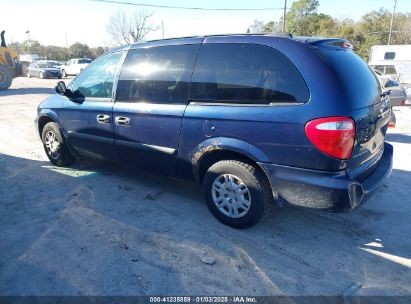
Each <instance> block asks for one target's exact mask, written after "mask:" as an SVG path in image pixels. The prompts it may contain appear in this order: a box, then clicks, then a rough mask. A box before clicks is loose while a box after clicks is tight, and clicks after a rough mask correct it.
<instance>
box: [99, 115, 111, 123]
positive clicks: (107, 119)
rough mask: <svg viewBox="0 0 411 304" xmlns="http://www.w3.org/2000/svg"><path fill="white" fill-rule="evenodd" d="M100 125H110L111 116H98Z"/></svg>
mask: <svg viewBox="0 0 411 304" xmlns="http://www.w3.org/2000/svg"><path fill="white" fill-rule="evenodd" d="M97 122H98V123H110V115H104V114H99V115H97Z"/></svg>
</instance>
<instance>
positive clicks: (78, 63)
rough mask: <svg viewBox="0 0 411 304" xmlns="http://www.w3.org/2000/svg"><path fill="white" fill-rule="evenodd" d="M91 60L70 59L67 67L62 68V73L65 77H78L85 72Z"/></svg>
mask: <svg viewBox="0 0 411 304" xmlns="http://www.w3.org/2000/svg"><path fill="white" fill-rule="evenodd" d="M91 61H92V60H91V59H88V58H74V59H70V60H69V61H68V62H67V63H66V64H65V65H62V66H61V67H60V69H61V73H62V74H63V77H67V76H69V75H73V76H75V75H77V74H79V73H80V72H81V71H82V70H84V69H85V68H86V67H87V66H88V65H89V64H90V63H91Z"/></svg>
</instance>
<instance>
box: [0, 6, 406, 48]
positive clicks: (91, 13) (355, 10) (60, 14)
mask: <svg viewBox="0 0 411 304" xmlns="http://www.w3.org/2000/svg"><path fill="white" fill-rule="evenodd" d="M123 1H124V0H123ZM124 2H134V3H147V4H157V5H172V6H191V7H193V6H195V7H208V8H278V9H276V10H263V11H261V10H259V11H195V10H178V9H164V8H161V9H160V8H143V7H138V6H130V5H119V4H109V3H101V2H95V1H91V0H71V1H70V0H35V1H30V0H14V1H13V0H0V8H1V9H0V14H1V16H0V30H1V29H4V30H6V42H8V43H10V42H12V41H14V42H16V41H18V42H23V41H24V40H26V39H28V35H27V34H26V31H28V30H29V31H30V39H32V40H38V41H40V43H42V44H45V45H59V46H65V45H66V37H67V43H68V45H70V44H72V43H74V42H77V41H78V42H81V43H86V44H88V45H89V46H109V43H110V39H109V37H108V36H107V33H106V25H107V23H108V20H109V18H110V16H112V15H113V14H115V13H116V12H118V11H123V12H125V13H132V12H134V11H139V10H146V11H149V12H152V13H153V17H152V18H151V19H150V20H151V23H152V24H153V25H154V26H161V24H162V23H163V24H164V29H165V30H164V38H170V37H181V36H192V35H205V34H220V33H243V32H245V31H246V30H247V28H248V26H250V25H251V24H252V23H253V20H255V19H258V20H262V21H264V22H269V21H272V20H276V21H278V20H279V18H280V17H281V16H282V14H283V11H282V9H281V8H282V7H283V6H284V0H254V1H250V0H226V1H223V0H191V1H184V0H126V1H124ZM292 2H293V1H292V0H288V3H287V5H288V7H290V6H291V4H292ZM319 2H320V7H319V12H320V13H325V14H329V15H331V16H332V17H335V18H340V19H341V18H351V19H354V20H358V19H360V18H361V16H362V15H364V14H366V13H368V12H370V11H372V10H377V9H379V8H381V7H384V8H386V9H389V10H390V11H391V10H392V7H393V0H319ZM396 11H397V12H400V13H406V12H411V0H397V9H396ZM8 12H9V13H8ZM162 37H163V32H162V30H161V29H160V30H157V31H155V32H152V33H150V34H149V35H148V36H147V37H146V38H147V39H148V40H150V39H161V38H162Z"/></svg>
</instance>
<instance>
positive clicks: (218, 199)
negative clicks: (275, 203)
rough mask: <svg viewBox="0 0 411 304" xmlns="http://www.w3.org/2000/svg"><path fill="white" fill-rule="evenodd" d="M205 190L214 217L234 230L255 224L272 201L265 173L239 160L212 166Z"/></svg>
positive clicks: (204, 183) (206, 176)
mask: <svg viewBox="0 0 411 304" xmlns="http://www.w3.org/2000/svg"><path fill="white" fill-rule="evenodd" d="M203 190H204V194H205V198H206V201H207V206H208V208H209V209H210V211H211V212H212V213H213V215H214V216H215V217H216V218H217V219H218V220H219V221H220V222H222V223H223V224H226V225H228V226H231V227H234V228H247V227H251V226H253V225H255V224H256V223H257V222H258V221H259V220H260V219H261V217H262V216H263V215H264V212H265V211H266V208H267V207H268V206H269V204H270V202H271V200H272V195H271V192H270V187H269V185H268V183H267V181H266V179H265V177H264V176H263V173H262V172H261V171H260V170H259V169H258V168H256V167H255V166H254V165H251V164H248V163H244V162H241V161H238V160H223V161H219V162H217V163H215V164H214V165H212V166H211V167H210V168H209V169H208V170H207V172H206V174H205V176H204V181H203Z"/></svg>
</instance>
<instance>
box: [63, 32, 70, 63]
mask: <svg viewBox="0 0 411 304" xmlns="http://www.w3.org/2000/svg"><path fill="white" fill-rule="evenodd" d="M64 38H65V39H66V60H67V61H68V60H69V57H70V54H69V47H68V43H67V33H64Z"/></svg>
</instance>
